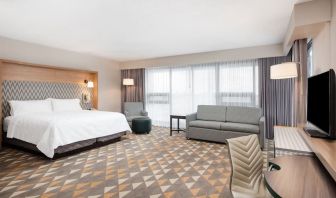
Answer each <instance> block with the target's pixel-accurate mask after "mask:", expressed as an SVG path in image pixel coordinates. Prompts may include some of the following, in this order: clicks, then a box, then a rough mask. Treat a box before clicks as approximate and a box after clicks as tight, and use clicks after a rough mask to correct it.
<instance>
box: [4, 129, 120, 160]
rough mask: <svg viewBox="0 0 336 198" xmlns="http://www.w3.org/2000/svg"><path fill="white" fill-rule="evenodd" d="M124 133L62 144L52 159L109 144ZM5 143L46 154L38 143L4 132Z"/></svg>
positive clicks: (117, 139)
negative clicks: (38, 146) (9, 135)
mask: <svg viewBox="0 0 336 198" xmlns="http://www.w3.org/2000/svg"><path fill="white" fill-rule="evenodd" d="M123 135H126V131H123V132H120V133H116V134H113V135H109V136H104V137H99V138H94V139H89V140H83V141H79V142H74V143H71V144H67V145H64V146H60V147H58V148H57V149H55V155H54V157H53V158H52V159H56V158H60V157H64V156H68V155H72V154H75V153H79V152H82V151H86V150H89V149H92V148H96V147H99V146H104V145H107V144H110V143H113V142H117V141H119V140H120V139H121V137H122V136H123ZM3 144H4V145H5V146H11V147H15V148H19V149H23V150H25V151H28V152H32V153H34V154H41V155H43V156H45V155H44V154H43V153H41V151H40V150H38V148H37V147H36V145H34V144H31V143H28V142H25V141H22V140H18V139H15V138H7V133H3ZM45 157H47V156H45ZM49 159H50V158H49Z"/></svg>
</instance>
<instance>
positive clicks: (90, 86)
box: [84, 80, 94, 88]
mask: <svg viewBox="0 0 336 198" xmlns="http://www.w3.org/2000/svg"><path fill="white" fill-rule="evenodd" d="M84 83H85V84H86V86H87V87H88V88H93V87H94V86H93V82H92V81H88V80H84Z"/></svg>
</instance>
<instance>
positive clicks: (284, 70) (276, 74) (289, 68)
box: [271, 62, 298, 79]
mask: <svg viewBox="0 0 336 198" xmlns="http://www.w3.org/2000/svg"><path fill="white" fill-rule="evenodd" d="M297 76H298V72H297V63H295V62H286V63H281V64H278V65H273V66H271V79H287V78H295V77H297Z"/></svg>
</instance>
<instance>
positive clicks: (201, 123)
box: [189, 120, 223, 130]
mask: <svg viewBox="0 0 336 198" xmlns="http://www.w3.org/2000/svg"><path fill="white" fill-rule="evenodd" d="M221 123H223V122H216V121H205V120H195V121H191V122H189V127H199V128H207V129H218V130H220V126H221Z"/></svg>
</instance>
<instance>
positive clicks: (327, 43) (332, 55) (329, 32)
mask: <svg viewBox="0 0 336 198" xmlns="http://www.w3.org/2000/svg"><path fill="white" fill-rule="evenodd" d="M331 5H332V6H331V15H332V16H331V21H330V22H329V23H327V24H326V26H325V27H324V28H323V29H322V31H321V32H320V33H319V34H318V35H317V36H315V37H314V38H313V59H314V60H313V62H314V74H319V73H321V72H324V71H327V70H328V69H331V68H333V69H334V70H336V0H332V1H331Z"/></svg>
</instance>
